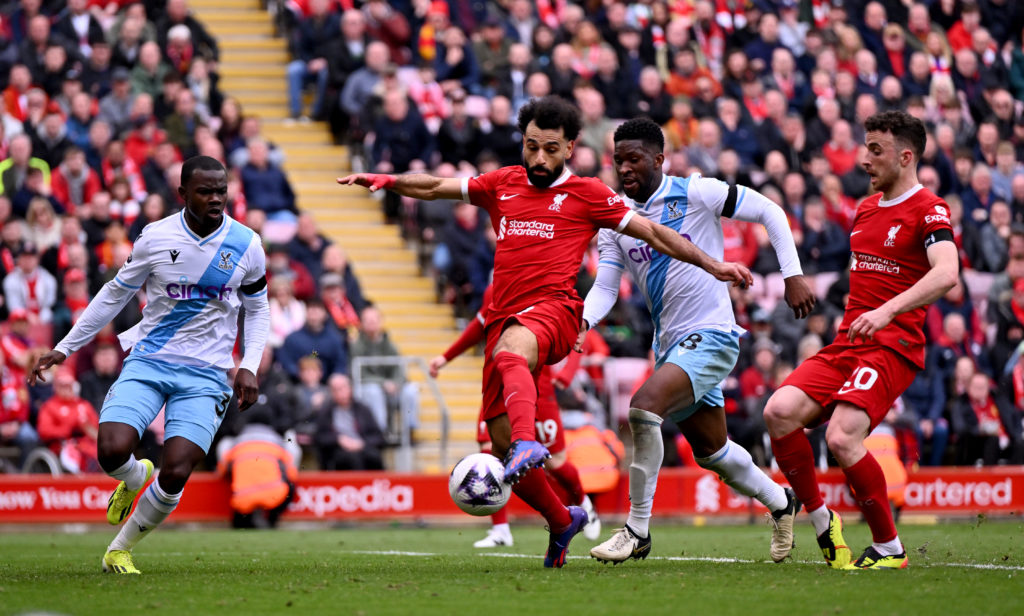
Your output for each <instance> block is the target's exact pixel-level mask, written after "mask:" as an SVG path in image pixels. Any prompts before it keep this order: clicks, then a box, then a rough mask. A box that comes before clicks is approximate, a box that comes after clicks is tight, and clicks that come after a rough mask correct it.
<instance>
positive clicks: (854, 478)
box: [843, 452, 896, 543]
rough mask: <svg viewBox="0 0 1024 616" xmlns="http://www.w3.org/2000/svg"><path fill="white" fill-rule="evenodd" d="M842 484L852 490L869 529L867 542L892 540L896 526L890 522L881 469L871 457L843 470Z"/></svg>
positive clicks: (894, 536) (864, 458)
mask: <svg viewBox="0 0 1024 616" xmlns="http://www.w3.org/2000/svg"><path fill="white" fill-rule="evenodd" d="M843 474H844V475H846V481H847V482H848V483H849V484H850V487H851V488H852V489H853V496H854V498H856V499H857V506H858V507H860V511H861V513H863V514H864V519H865V520H866V521H867V523H868V526H869V527H871V539H872V540H873V541H874V542H875V543H885V542H887V541H892V540H893V539H895V538H896V524H895V523H893V520H892V510H891V509H890V508H889V494H888V490H887V488H886V485H885V475H884V474H882V467H881V466H879V465H878V461H877V460H875V457H874V456H873V455H871V453H870V452H869V453H867V454H865V456H864V457H863V458H861V459H860V461H859V462H857V463H856V464H854V465H853V466H851V467H850V468H844V469H843Z"/></svg>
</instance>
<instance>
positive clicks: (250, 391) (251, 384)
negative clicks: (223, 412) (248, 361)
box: [235, 368, 260, 411]
mask: <svg viewBox="0 0 1024 616" xmlns="http://www.w3.org/2000/svg"><path fill="white" fill-rule="evenodd" d="M235 395H236V396H237V397H238V410H240V411H244V410H245V409H247V408H249V407H250V406H252V405H253V404H255V403H256V400H257V398H259V395H260V388H259V384H258V383H257V381H256V375H255V374H253V373H252V372H249V371H248V370H246V369H245V368H239V369H238V372H237V373H235Z"/></svg>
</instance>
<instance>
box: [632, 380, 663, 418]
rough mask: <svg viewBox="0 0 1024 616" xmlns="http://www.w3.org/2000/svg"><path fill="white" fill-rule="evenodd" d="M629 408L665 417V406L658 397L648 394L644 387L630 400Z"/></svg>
mask: <svg viewBox="0 0 1024 616" xmlns="http://www.w3.org/2000/svg"><path fill="white" fill-rule="evenodd" d="M629 407H630V408H634V409H643V410H645V411H647V412H648V413H654V414H655V415H659V416H662V417H664V416H665V410H666V409H665V404H664V403H663V402H662V401H660V400H659V399H658V398H657V397H656V396H654V395H652V394H650V393H648V392H647V391H646V390H645V389H644V388H643V387H641V388H640V390H639V391H637V392H636V393H635V394H633V397H632V398H631V399H630V400H629Z"/></svg>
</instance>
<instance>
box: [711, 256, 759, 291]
mask: <svg viewBox="0 0 1024 616" xmlns="http://www.w3.org/2000/svg"><path fill="white" fill-rule="evenodd" d="M710 272H711V275H712V276H714V277H715V278H717V279H719V280H721V281H723V282H731V283H732V285H733V286H734V287H740V288H741V289H748V288H750V287H751V286H753V284H754V277H753V276H751V275H750V270H748V269H747V268H746V266H743V265H740V264H739V263H729V262H726V263H716V264H714V266H712V268H711V270H710Z"/></svg>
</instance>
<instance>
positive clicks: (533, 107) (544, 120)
mask: <svg viewBox="0 0 1024 616" xmlns="http://www.w3.org/2000/svg"><path fill="white" fill-rule="evenodd" d="M530 122H534V123H536V124H537V128H541V129H545V130H557V129H559V128H561V129H562V130H563V131H564V132H565V138H566V139H568V140H569V141H573V140H575V139H576V138H577V137H579V136H580V129H581V128H583V119H582V118H581V117H580V110H579V108H577V107H576V105H573V104H572V103H570V102H569V101H567V100H565V99H564V98H562V97H561V96H555V95H551V96H545V97H544V98H535V99H532V100H531V101H530V102H529V103H526V105H524V106H523V108H522V109H520V110H519V123H518V128H519V132H521V133H524V134H525V133H526V127H527V126H529V125H530Z"/></svg>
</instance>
